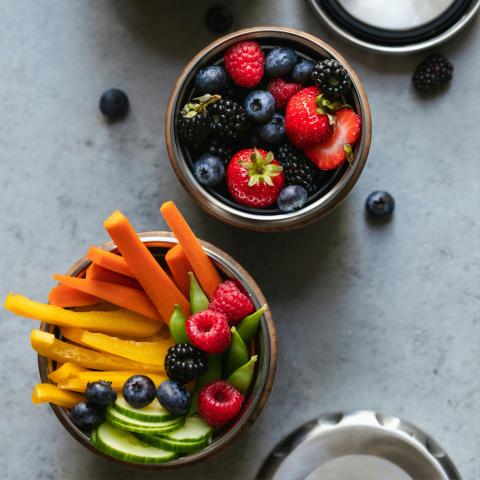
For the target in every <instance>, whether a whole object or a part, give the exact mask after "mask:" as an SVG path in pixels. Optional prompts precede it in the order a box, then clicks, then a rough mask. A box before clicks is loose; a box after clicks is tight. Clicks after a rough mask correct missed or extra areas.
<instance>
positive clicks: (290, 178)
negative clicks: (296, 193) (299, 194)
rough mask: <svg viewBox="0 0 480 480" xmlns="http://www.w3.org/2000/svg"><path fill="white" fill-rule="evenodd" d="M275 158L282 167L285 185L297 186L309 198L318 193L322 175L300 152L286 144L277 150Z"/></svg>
mask: <svg viewBox="0 0 480 480" xmlns="http://www.w3.org/2000/svg"><path fill="white" fill-rule="evenodd" d="M275 158H276V159H277V160H278V162H279V163H280V165H281V166H282V167H283V173H284V175H285V181H286V184H287V185H299V186H300V187H303V188H304V189H305V190H306V191H307V193H308V195H309V196H310V195H313V194H314V193H315V192H317V191H318V189H319V188H320V185H321V184H322V178H321V175H322V174H321V173H319V171H318V170H317V169H316V168H315V166H314V165H313V164H312V163H311V162H310V161H309V160H308V159H307V157H305V155H304V154H303V153H302V152H301V151H300V150H297V149H296V148H295V147H293V146H292V145H290V144H288V143H286V144H284V145H282V146H281V147H280V148H279V149H278V151H277V155H276V157H275Z"/></svg>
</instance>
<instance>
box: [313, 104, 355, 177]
mask: <svg viewBox="0 0 480 480" xmlns="http://www.w3.org/2000/svg"><path fill="white" fill-rule="evenodd" d="M361 127H362V121H361V119H360V117H359V116H358V115H357V114H356V113H355V112H354V111H353V110H352V109H350V108H342V109H341V110H339V111H338V112H337V115H336V122H335V130H334V132H333V134H332V136H331V137H330V138H329V139H328V140H327V141H325V142H323V143H319V144H317V145H314V146H313V147H310V148H308V149H307V150H305V155H306V156H307V157H308V158H309V159H310V160H311V161H312V162H313V163H314V164H315V165H316V166H317V167H318V168H320V169H321V170H333V169H334V168H337V167H338V166H339V165H341V164H342V163H343V162H344V161H345V159H347V158H348V159H349V161H350V158H351V155H352V146H353V145H354V144H355V143H356V142H357V141H358V139H359V138H360V133H361Z"/></svg>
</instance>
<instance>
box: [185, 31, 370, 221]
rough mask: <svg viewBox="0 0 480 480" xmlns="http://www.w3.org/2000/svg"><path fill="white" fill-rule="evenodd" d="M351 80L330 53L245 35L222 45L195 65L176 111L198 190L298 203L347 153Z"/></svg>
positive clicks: (357, 128) (355, 118) (356, 127)
mask: <svg viewBox="0 0 480 480" xmlns="http://www.w3.org/2000/svg"><path fill="white" fill-rule="evenodd" d="M351 87H352V80H351V78H350V76H349V74H348V72H347V70H346V69H345V68H344V67H343V66H342V65H341V64H340V63H339V62H338V61H337V60H334V59H330V58H317V59H315V61H313V59H309V58H306V57H305V56H304V54H303V53H302V52H297V51H295V50H294V49H292V48H290V47H288V46H281V47H273V48H272V47H267V46H262V45H261V44H260V43H258V42H256V41H251V40H248V41H244V42H239V43H236V44H234V45H232V46H231V47H229V48H228V49H227V50H226V51H225V52H224V54H223V59H222V60H221V61H220V62H216V63H215V64H212V65H205V66H203V67H202V68H200V70H199V71H198V72H197V74H196V77H195V79H194V81H193V86H192V90H191V92H190V97H189V100H188V102H187V103H186V104H185V106H184V107H183V109H182V111H181V112H180V113H179V115H178V118H177V123H176V128H177V132H178V136H179V140H180V143H181V147H182V148H185V149H186V150H187V151H188V153H189V157H190V158H191V159H192V169H193V173H194V175H195V177H196V178H197V180H198V182H199V184H200V188H207V189H210V191H214V192H216V193H217V194H218V195H219V196H220V197H223V198H224V199H226V200H229V201H233V202H235V203H236V204H238V206H239V207H241V208H245V207H248V208H253V209H273V210H274V211H275V209H276V208H277V209H279V210H280V211H281V212H284V213H289V212H292V211H294V210H298V209H301V208H303V207H304V206H305V205H306V204H308V202H309V200H310V199H311V198H312V197H313V196H314V195H316V194H317V192H319V191H320V190H322V188H324V187H325V188H328V187H327V185H328V184H329V182H330V180H331V179H332V175H333V172H334V171H336V170H337V169H339V168H340V167H342V166H343V165H344V163H345V162H346V161H348V162H349V163H351V162H352V160H353V149H354V147H355V145H356V144H357V142H358V141H359V139H360V135H361V119H360V116H359V115H358V114H357V113H356V112H355V111H354V110H353V108H352V107H351V106H350V105H349V104H348V101H351ZM206 155H208V156H206ZM206 159H208V160H206ZM220 163H223V164H224V165H225V174H224V173H223V171H222V169H221V167H220ZM294 186H295V187H300V188H289V189H288V190H287V191H286V192H284V193H283V190H284V189H286V188H288V187H294ZM305 193H306V194H307V197H306V198H305Z"/></svg>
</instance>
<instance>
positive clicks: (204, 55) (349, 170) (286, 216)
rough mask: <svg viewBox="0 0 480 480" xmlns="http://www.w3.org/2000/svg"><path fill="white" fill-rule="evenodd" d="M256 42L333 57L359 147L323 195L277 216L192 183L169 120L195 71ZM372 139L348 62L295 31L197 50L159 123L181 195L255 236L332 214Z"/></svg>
mask: <svg viewBox="0 0 480 480" xmlns="http://www.w3.org/2000/svg"><path fill="white" fill-rule="evenodd" d="M245 40H257V41H260V42H262V43H264V42H267V43H270V44H271V45H275V44H282V45H283V44H288V45H289V46H291V47H292V48H294V49H297V50H305V51H308V52H310V55H311V56H312V57H318V58H324V57H328V58H335V59H336V60H338V61H339V62H340V63H342V64H343V66H344V67H345V68H346V69H347V71H348V73H349V74H350V77H351V78H352V95H351V97H352V103H353V107H354V108H355V110H356V111H357V112H358V114H359V115H360V117H361V119H362V133H361V139H360V142H359V143H358V144H357V145H356V147H355V149H354V159H353V161H352V164H351V165H347V166H344V167H343V168H340V169H339V170H338V171H336V172H335V173H334V175H333V176H332V182H331V184H330V185H329V188H328V190H327V191H325V192H320V193H319V194H318V195H316V196H314V197H312V200H311V201H310V202H309V203H307V205H306V206H305V207H304V208H302V209H301V210H298V211H296V212H292V213H281V212H280V211H269V210H267V209H264V210H262V211H259V210H255V209H248V208H243V207H241V206H239V205H236V204H235V203H234V202H232V201H228V199H223V198H219V196H218V195H215V194H214V192H211V191H208V190H207V189H205V188H204V187H202V186H201V185H199V184H198V182H197V180H196V179H195V177H194V175H193V173H192V170H191V165H190V164H189V159H188V158H187V154H186V151H185V149H184V148H183V147H182V145H181V144H180V142H179V140H178V136H177V132H176V127H175V123H176V122H175V119H176V117H177V115H178V113H179V111H180V110H181V108H182V106H183V105H182V101H184V100H185V99H186V98H188V95H189V94H190V93H191V91H192V90H193V80H194V78H195V75H196V73H197V71H198V70H199V69H200V68H201V67H203V66H205V65H209V64H211V63H213V62H214V60H215V59H216V58H218V56H219V55H221V53H222V52H224V51H225V50H226V49H227V48H228V47H230V46H231V45H233V44H235V43H237V42H241V41H245ZM371 135H372V120H371V113H370V107H369V104H368V100H367V96H366V94H365V90H364V88H363V85H362V82H361V81H360V79H359V78H358V75H357V74H356V73H355V71H354V70H353V69H352V67H351V66H350V65H349V64H348V62H347V61H346V60H345V59H344V58H343V57H342V56H341V55H340V54H339V53H338V52H337V51H336V50H334V49H333V48H332V47H331V46H330V45H328V44H327V43H325V42H323V41H322V40H320V39H318V38H317V37H314V36H313V35H309V34H308V33H305V32H301V31H299V30H295V29H291V28H284V27H256V28H248V29H245V30H239V31H237V32H234V33H232V34H230V35H227V36H225V37H222V38H220V39H218V40H216V41H215V42H213V43H211V44H210V45H208V46H207V47H206V48H204V49H203V50H202V51H200V52H199V53H198V54H197V55H196V56H195V57H194V58H193V59H192V60H191V61H190V62H189V63H188V65H187V66H186V67H185V69H184V70H183V72H182V73H181V74H180V76H179V77H178V79H177V82H176V84H175V86H174V88H173V91H172V94H171V96H170V100H169V102H168V107H167V112H166V119H165V138H166V144H167V151H168V155H169V157H170V162H171V163H172V166H173V169H174V171H175V173H176V175H177V177H178V179H179V180H180V183H181V184H182V185H183V187H184V188H185V190H187V192H188V193H190V194H191V195H192V197H193V198H194V199H195V200H196V201H197V202H198V204H199V205H200V206H201V207H202V208H203V209H204V210H205V211H207V212H208V213H209V214H210V215H212V216H214V217H215V218H217V219H219V220H221V221H223V222H225V223H227V224H229V225H233V226H235V227H241V228H246V229H250V230H257V231H281V230H291V229H294V228H298V227H301V226H303V225H306V224H308V223H311V222H313V221H315V220H317V219H319V218H321V217H323V216H324V215H326V214H327V213H329V212H330V211H332V210H333V209H334V208H335V207H336V206H338V205H339V204H340V202H341V201H342V200H343V199H344V198H345V197H346V195H347V194H348V193H349V192H350V190H351V189H352V188H353V186H354V185H355V183H356V182H357V180H358V178H359V176H360V174H361V172H362V170H363V168H364V166H365V163H366V161H367V157H368V152H369V149H370V142H371Z"/></svg>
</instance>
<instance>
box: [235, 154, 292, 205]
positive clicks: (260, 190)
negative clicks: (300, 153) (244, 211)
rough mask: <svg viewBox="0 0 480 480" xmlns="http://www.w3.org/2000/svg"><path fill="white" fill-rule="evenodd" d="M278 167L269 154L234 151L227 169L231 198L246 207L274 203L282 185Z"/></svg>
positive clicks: (281, 174)
mask: <svg viewBox="0 0 480 480" xmlns="http://www.w3.org/2000/svg"><path fill="white" fill-rule="evenodd" d="M282 170H283V169H282V167H281V166H280V164H279V163H278V162H277V160H276V159H275V158H274V157H273V153H272V152H268V153H267V152H266V151H265V150H261V149H257V148H248V149H246V150H240V151H239V152H237V153H236V154H235V155H234V156H233V158H232V159H231V160H230V163H229V164H228V167H227V174H226V176H227V187H228V190H229V192H230V194H231V195H232V197H233V198H234V199H235V200H236V201H237V202H238V203H240V204H242V205H246V206H248V207H256V208H262V207H268V206H270V205H272V204H274V203H275V201H276V200H277V197H278V194H279V193H280V190H281V189H282V188H283V186H284V184H285V177H284V175H283V172H282Z"/></svg>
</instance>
